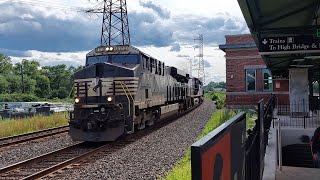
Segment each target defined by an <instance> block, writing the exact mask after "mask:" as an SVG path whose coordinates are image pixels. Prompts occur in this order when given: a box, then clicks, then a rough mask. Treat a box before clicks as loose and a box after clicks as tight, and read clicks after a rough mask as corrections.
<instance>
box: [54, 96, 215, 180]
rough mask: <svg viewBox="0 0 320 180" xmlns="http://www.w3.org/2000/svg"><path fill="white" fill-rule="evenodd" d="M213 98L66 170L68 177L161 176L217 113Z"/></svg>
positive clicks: (65, 177) (133, 177)
mask: <svg viewBox="0 0 320 180" xmlns="http://www.w3.org/2000/svg"><path fill="white" fill-rule="evenodd" d="M214 109H215V106H214V104H213V102H212V101H205V102H204V103H203V104H202V105H201V106H200V107H198V108H197V109H195V110H194V111H192V112H190V113H189V114H187V115H185V116H183V117H181V118H179V119H178V120H176V121H174V122H172V123H170V124H169V125H167V126H165V127H162V128H161V129H158V130H157V131H156V132H153V133H151V134H149V135H146V136H145V137H143V138H141V139H139V140H137V141H136V142H134V143H132V144H130V145H128V146H126V147H124V148H122V149H120V150H118V151H116V152H113V153H112V154H109V155H106V157H101V159H99V160H97V161H96V162H93V163H90V164H88V166H83V167H80V168H79V169H76V170H68V171H67V172H65V173H63V174H64V177H60V176H59V179H61V178H64V179H158V178H159V177H163V176H164V175H165V174H166V173H167V172H168V171H170V170H171V169H172V168H173V167H174V165H175V164H176V162H177V161H178V160H179V159H181V158H182V157H183V155H184V154H185V152H186V149H187V148H188V147H190V146H191V144H193V143H194V142H195V141H196V139H197V137H198V136H199V135H200V134H201V132H202V130H203V128H204V126H205V124H206V122H207V121H208V119H209V118H210V116H211V114H212V113H213V111H214Z"/></svg>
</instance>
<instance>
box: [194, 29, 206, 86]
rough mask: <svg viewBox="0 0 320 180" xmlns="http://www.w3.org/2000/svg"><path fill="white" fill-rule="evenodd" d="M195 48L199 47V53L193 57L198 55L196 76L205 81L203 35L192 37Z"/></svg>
mask: <svg viewBox="0 0 320 180" xmlns="http://www.w3.org/2000/svg"><path fill="white" fill-rule="evenodd" d="M194 43H195V46H196V48H195V49H199V54H198V55H197V56H195V57H198V68H197V71H198V78H199V79H200V80H202V82H203V83H204V82H205V72H204V59H203V35H202V34H199V37H197V38H195V39H194Z"/></svg>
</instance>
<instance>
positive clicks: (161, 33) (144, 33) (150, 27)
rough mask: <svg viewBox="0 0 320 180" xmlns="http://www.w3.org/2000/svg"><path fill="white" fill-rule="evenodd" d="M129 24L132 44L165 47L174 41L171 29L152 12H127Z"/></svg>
mask: <svg viewBox="0 0 320 180" xmlns="http://www.w3.org/2000/svg"><path fill="white" fill-rule="evenodd" d="M129 24H130V31H131V42H132V44H133V45H136V46H156V47H165V46H169V45H170V44H171V43H173V42H174V39H173V30H171V29H169V28H168V27H167V26H166V25H164V24H162V22H161V20H159V19H156V18H155V17H154V16H153V14H152V13H145V12H142V13H139V12H132V13H130V14H129Z"/></svg>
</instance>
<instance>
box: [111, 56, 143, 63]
mask: <svg viewBox="0 0 320 180" xmlns="http://www.w3.org/2000/svg"><path fill="white" fill-rule="evenodd" d="M111 63H119V64H138V63H139V60H138V55H136V54H121V55H120V54H117V55H111Z"/></svg>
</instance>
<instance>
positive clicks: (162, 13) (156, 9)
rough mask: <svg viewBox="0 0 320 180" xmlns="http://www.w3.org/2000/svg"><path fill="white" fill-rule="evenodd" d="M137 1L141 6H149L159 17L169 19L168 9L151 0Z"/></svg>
mask: <svg viewBox="0 0 320 180" xmlns="http://www.w3.org/2000/svg"><path fill="white" fill-rule="evenodd" d="M139 3H140V5H141V6H142V7H145V8H149V9H151V10H152V11H154V12H155V13H157V14H158V15H159V17H161V18H162V19H169V18H170V11H168V10H167V9H164V8H162V7H161V6H159V5H156V4H154V3H153V2H152V1H146V2H143V1H139Z"/></svg>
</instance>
